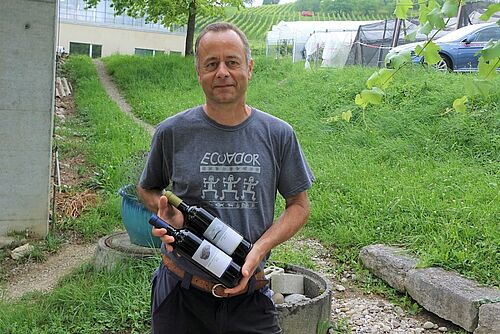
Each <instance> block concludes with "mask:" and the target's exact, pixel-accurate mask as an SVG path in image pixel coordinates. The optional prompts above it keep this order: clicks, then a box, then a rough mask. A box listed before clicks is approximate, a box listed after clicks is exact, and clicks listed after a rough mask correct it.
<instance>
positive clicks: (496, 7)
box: [479, 3, 500, 21]
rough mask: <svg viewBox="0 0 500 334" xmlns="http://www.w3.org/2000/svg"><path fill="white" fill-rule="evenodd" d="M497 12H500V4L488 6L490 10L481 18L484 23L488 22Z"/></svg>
mask: <svg viewBox="0 0 500 334" xmlns="http://www.w3.org/2000/svg"><path fill="white" fill-rule="evenodd" d="M496 12H500V3H494V4H491V5H489V6H488V9H486V11H485V12H484V13H483V15H481V16H480V17H479V18H480V19H481V20H483V21H488V20H489V19H490V17H491V16H492V15H493V14H495V13H496Z"/></svg>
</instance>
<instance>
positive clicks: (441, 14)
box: [355, 0, 500, 111]
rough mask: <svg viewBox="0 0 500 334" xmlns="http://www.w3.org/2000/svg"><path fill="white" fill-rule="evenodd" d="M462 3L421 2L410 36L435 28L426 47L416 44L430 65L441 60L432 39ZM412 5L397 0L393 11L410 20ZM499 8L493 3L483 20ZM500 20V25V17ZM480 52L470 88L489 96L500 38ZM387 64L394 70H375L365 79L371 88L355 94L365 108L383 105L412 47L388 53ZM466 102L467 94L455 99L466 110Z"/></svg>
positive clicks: (499, 58) (499, 53) (449, 0)
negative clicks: (414, 27) (414, 28)
mask: <svg viewBox="0 0 500 334" xmlns="http://www.w3.org/2000/svg"><path fill="white" fill-rule="evenodd" d="M462 5H463V2H462V0H446V1H445V3H444V4H443V5H442V6H441V7H440V6H439V4H438V3H437V1H436V0H427V1H425V0H420V1H418V8H419V21H420V25H419V27H418V29H417V30H415V32H413V33H412V34H410V35H408V36H407V38H408V39H413V40H414V39H415V37H416V34H417V33H418V32H419V33H422V34H424V35H427V36H429V34H430V33H431V32H432V31H433V30H435V31H434V33H433V34H432V36H431V37H430V38H428V39H427V41H426V42H425V43H424V44H423V46H422V45H417V47H416V48H415V55H416V56H417V57H420V56H423V57H424V59H425V62H426V63H427V64H428V65H434V64H437V63H438V62H440V61H442V58H441V56H440V54H439V50H440V47H439V46H438V45H436V44H435V43H434V42H433V40H434V39H435V38H436V36H437V34H438V33H439V32H440V31H442V30H443V29H444V28H445V27H446V26H447V24H448V23H449V21H450V19H451V18H452V17H455V16H456V15H457V14H458V10H459V8H460V6H462ZM413 8H414V3H413V2H412V0H398V2H397V4H396V9H395V11H394V14H395V15H396V17H397V18H399V19H407V18H408V13H409V11H410V10H412V9H413ZM499 11H500V4H499V3H497V4H492V5H490V6H489V7H488V8H487V10H486V12H485V13H484V14H483V15H481V19H482V20H483V21H487V20H489V19H490V17H491V16H492V15H494V14H495V13H496V12H499ZM445 17H446V18H447V20H446V22H445V20H444V18H445ZM497 23H498V24H499V25H500V20H499V21H498V22H497ZM480 53H481V56H480V57H479V59H478V77H477V78H475V79H474V80H472V82H471V83H470V84H469V85H468V87H467V91H468V93H469V94H470V95H477V94H481V95H485V96H487V95H488V94H489V92H490V90H491V88H492V87H493V84H492V80H493V79H494V77H495V76H496V75H497V71H496V68H497V67H498V65H499V64H500V41H496V42H493V41H490V42H489V43H488V44H487V45H486V46H485V47H484V48H483V50H481V51H480ZM385 63H386V64H390V65H391V67H392V69H389V68H382V69H380V70H378V71H376V72H374V73H373V74H372V75H371V76H370V77H369V78H368V80H367V82H366V86H367V88H368V89H364V90H362V91H361V92H360V93H359V94H357V95H356V98H355V103H356V105H358V106H360V107H361V108H362V109H363V111H364V109H365V108H366V107H367V106H368V105H369V104H380V103H381V102H382V99H383V96H384V95H385V92H384V90H385V89H387V88H388V87H389V86H390V83H391V82H392V80H393V78H394V77H395V75H396V74H397V73H398V72H399V71H400V70H401V69H402V68H404V67H405V66H408V65H410V64H411V53H410V51H409V50H408V51H403V52H401V53H394V52H389V53H388V54H387V56H386V58H385ZM467 101H468V98H467V96H463V97H461V98H457V99H456V100H455V101H454V102H453V108H454V109H455V110H456V111H465V110H466V107H465V103H466V102H467Z"/></svg>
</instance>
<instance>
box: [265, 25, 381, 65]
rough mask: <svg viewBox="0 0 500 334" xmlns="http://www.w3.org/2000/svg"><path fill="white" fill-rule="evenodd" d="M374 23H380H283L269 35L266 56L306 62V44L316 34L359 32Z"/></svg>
mask: <svg viewBox="0 0 500 334" xmlns="http://www.w3.org/2000/svg"><path fill="white" fill-rule="evenodd" d="M374 22H378V21H294V22H285V21H281V22H280V23H278V24H276V25H274V26H273V27H272V30H271V31H269V32H268V33H267V36H266V55H268V56H272V57H274V58H280V57H286V56H291V57H292V61H294V62H296V61H300V60H304V59H305V55H306V49H305V46H306V42H307V40H308V39H309V37H310V36H312V35H313V34H314V33H316V32H323V33H326V32H351V31H357V30H358V27H359V26H360V25H362V24H368V23H374Z"/></svg>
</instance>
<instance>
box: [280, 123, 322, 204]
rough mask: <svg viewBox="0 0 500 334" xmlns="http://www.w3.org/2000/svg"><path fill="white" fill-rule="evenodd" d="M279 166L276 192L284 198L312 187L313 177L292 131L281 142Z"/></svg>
mask: <svg viewBox="0 0 500 334" xmlns="http://www.w3.org/2000/svg"><path fill="white" fill-rule="evenodd" d="M280 164H281V168H280V174H279V178H278V191H279V193H280V194H281V195H282V196H283V197H284V198H287V197H291V196H294V195H296V194H298V193H301V192H303V191H305V190H307V189H309V188H310V187H311V186H312V183H313V182H314V175H313V173H312V171H311V168H310V167H309V164H308V163H307V160H306V158H305V155H304V152H303V151H302V148H301V147H300V144H299V141H298V139H297V137H296V135H295V133H294V132H293V130H291V131H290V132H289V133H288V135H287V136H286V139H285V140H284V142H283V150H282V156H281V163H280Z"/></svg>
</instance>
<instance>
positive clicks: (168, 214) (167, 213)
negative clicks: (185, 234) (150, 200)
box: [151, 196, 184, 252]
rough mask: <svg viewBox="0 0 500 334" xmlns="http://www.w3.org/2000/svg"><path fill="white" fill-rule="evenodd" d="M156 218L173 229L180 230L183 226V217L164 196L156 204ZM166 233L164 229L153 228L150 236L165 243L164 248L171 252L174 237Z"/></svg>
mask: <svg viewBox="0 0 500 334" xmlns="http://www.w3.org/2000/svg"><path fill="white" fill-rule="evenodd" d="M157 215H158V217H160V218H161V219H163V220H164V221H166V222H167V223H168V224H170V225H172V226H173V227H174V228H182V227H183V226H184V216H183V215H182V213H181V212H180V211H179V210H177V209H176V208H175V207H173V206H172V205H170V204H169V203H168V200H167V198H166V197H165V196H161V197H160V200H159V202H158V213H157ZM166 233H167V231H166V230H165V229H164V228H156V227H153V230H152V232H151V234H152V235H153V236H155V237H159V238H160V240H161V241H163V242H164V243H165V246H166V248H167V250H168V251H169V252H171V251H173V248H172V246H170V244H171V243H173V242H174V241H175V239H174V237H172V236H170V235H167V234H166Z"/></svg>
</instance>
